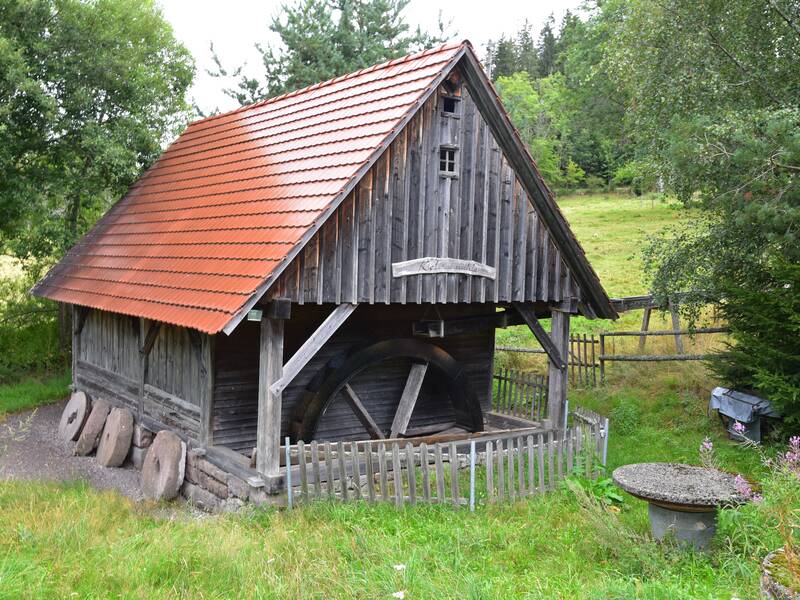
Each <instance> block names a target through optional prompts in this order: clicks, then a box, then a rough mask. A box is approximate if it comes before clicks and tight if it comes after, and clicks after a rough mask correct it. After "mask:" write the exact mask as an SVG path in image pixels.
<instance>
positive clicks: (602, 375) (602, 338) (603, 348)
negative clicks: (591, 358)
mask: <svg viewBox="0 0 800 600" xmlns="http://www.w3.org/2000/svg"><path fill="white" fill-rule="evenodd" d="M605 355H606V334H605V333H601V334H600V384H601V385H602V384H604V383H605V382H606V361H605V358H604V357H605Z"/></svg>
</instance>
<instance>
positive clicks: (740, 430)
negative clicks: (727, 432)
mask: <svg viewBox="0 0 800 600" xmlns="http://www.w3.org/2000/svg"><path fill="white" fill-rule="evenodd" d="M733 430H734V431H735V432H736V433H738V434H739V435H743V434H744V432H745V430H746V427H745V426H744V425H742V423H740V422H739V421H736V422H735V423H734V424H733Z"/></svg>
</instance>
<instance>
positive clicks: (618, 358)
mask: <svg viewBox="0 0 800 600" xmlns="http://www.w3.org/2000/svg"><path fill="white" fill-rule="evenodd" d="M729 332H730V329H728V328H727V327H700V328H697V329H666V330H661V331H645V330H642V331H606V332H603V333H601V334H600V355H599V356H598V361H599V365H600V381H601V383H602V382H604V381H605V380H606V363H607V362H663V361H685V360H705V359H706V358H708V357H709V355H708V354H684V350H683V342H682V341H681V335H702V334H713V333H729ZM634 336H635V337H638V338H639V351H640V352H641V351H642V350H643V349H644V340H645V339H646V338H647V337H648V336H674V337H675V347H676V349H677V351H678V354H614V353H609V352H608V351H607V344H606V340H607V339H608V338H616V337H634Z"/></svg>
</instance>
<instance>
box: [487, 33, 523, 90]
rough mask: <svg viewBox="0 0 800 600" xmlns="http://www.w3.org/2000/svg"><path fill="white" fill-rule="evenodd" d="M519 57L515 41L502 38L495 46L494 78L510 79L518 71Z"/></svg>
mask: <svg viewBox="0 0 800 600" xmlns="http://www.w3.org/2000/svg"><path fill="white" fill-rule="evenodd" d="M516 63H517V57H516V51H515V48H514V41H513V40H512V39H506V38H505V37H501V38H500V39H499V40H498V41H497V44H496V45H495V50H494V56H493V60H492V77H493V78H494V80H495V81H496V80H497V78H498V77H508V76H509V75H512V74H513V73H515V72H516V71H517V64H516Z"/></svg>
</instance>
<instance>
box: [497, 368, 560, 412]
mask: <svg viewBox="0 0 800 600" xmlns="http://www.w3.org/2000/svg"><path fill="white" fill-rule="evenodd" d="M492 410H493V411H495V412H497V413H500V414H506V415H512V416H514V417H522V418H523V419H530V420H532V421H541V420H542V419H544V418H545V416H546V413H547V377H545V376H544V375H539V374H537V373H522V372H520V371H516V370H514V369H498V370H497V371H495V373H494V390H493V394H492Z"/></svg>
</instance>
